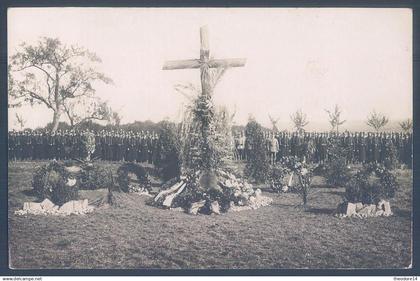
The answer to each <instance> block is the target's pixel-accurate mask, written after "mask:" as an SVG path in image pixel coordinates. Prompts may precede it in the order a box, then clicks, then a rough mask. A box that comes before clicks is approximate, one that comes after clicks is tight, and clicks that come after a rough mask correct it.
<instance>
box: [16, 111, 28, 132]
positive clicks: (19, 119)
mask: <svg viewBox="0 0 420 281" xmlns="http://www.w3.org/2000/svg"><path fill="white" fill-rule="evenodd" d="M15 117H16V123H17V125H18V126H19V127H20V129H21V130H23V129H24V128H25V124H26V120H25V119H23V117H22V115H20V114H18V113H15Z"/></svg>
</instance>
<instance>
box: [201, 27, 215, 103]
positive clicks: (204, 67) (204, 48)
mask: <svg viewBox="0 0 420 281" xmlns="http://www.w3.org/2000/svg"><path fill="white" fill-rule="evenodd" d="M209 59H210V47H209V33H208V29H207V26H202V27H200V62H201V66H200V74H201V75H200V76H201V93H202V94H203V95H209V96H210V95H211V92H212V89H211V88H212V86H211V83H210V68H209V65H208V61H209Z"/></svg>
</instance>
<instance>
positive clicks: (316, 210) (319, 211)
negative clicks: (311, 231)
mask: <svg viewBox="0 0 420 281" xmlns="http://www.w3.org/2000/svg"><path fill="white" fill-rule="evenodd" d="M334 211H335V209H328V208H308V209H306V211H305V212H308V213H313V214H326V215H332V214H333V213H334Z"/></svg>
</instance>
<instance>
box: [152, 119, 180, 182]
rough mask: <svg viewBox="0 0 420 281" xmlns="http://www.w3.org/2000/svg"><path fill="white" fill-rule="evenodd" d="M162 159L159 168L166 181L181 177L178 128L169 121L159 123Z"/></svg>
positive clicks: (158, 164) (158, 163)
mask: <svg viewBox="0 0 420 281" xmlns="http://www.w3.org/2000/svg"><path fill="white" fill-rule="evenodd" d="M158 134H159V143H160V159H159V161H158V162H157V167H158V168H159V170H160V174H161V176H162V178H163V179H164V180H169V179H172V178H174V177H179V175H180V174H181V155H180V149H179V148H180V144H179V141H178V137H177V134H176V126H175V124H173V123H170V122H168V121H162V122H160V123H159V130H158Z"/></svg>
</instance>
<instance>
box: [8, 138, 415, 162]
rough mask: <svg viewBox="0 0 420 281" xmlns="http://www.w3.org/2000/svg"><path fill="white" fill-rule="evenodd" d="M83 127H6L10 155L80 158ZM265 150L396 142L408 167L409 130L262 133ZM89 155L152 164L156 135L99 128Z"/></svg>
mask: <svg viewBox="0 0 420 281" xmlns="http://www.w3.org/2000/svg"><path fill="white" fill-rule="evenodd" d="M86 133H87V131H76V130H72V131H70V130H66V131H60V130H59V131H57V132H56V133H48V132H42V131H19V132H16V131H11V132H9V159H10V160H48V159H57V160H58V159H60V160H65V159H73V158H82V153H83V152H82V144H81V141H82V137H83V135H84V134H86ZM264 138H265V142H266V145H265V147H266V152H267V153H268V154H269V155H270V158H271V161H272V162H275V161H279V160H280V159H281V158H282V157H284V156H297V157H299V158H301V159H303V158H305V160H307V161H309V162H315V163H323V162H325V161H328V159H329V158H330V155H329V152H328V145H329V140H330V139H332V138H335V139H338V140H339V141H340V142H341V143H342V144H343V145H344V146H345V147H347V148H349V149H348V150H347V151H348V155H347V157H346V158H347V162H348V163H370V162H382V161H384V159H385V158H386V157H387V155H386V153H387V151H388V150H387V147H389V145H392V146H394V147H395V150H396V154H397V158H398V160H399V162H400V163H402V164H406V165H409V166H411V162H412V134H409V133H397V132H390V133H366V132H360V133H350V132H345V133H340V134H337V133H330V132H328V133H314V132H310V133H308V132H305V133H290V132H279V133H272V132H265V133H264ZM251 140H252V138H250V137H249V136H247V133H246V132H244V131H242V132H238V133H236V134H235V138H234V141H235V145H234V155H235V159H236V160H246V159H247V158H248V154H249V153H250V151H251V150H252V149H253V145H252V141H251ZM95 147H96V148H95V152H94V155H93V158H98V159H102V160H108V161H131V162H148V163H153V164H157V163H158V162H159V161H160V159H162V155H161V149H160V148H161V144H160V140H159V136H158V135H157V134H156V133H154V132H150V131H141V132H132V131H123V130H120V131H105V130H104V131H100V132H98V133H96V134H95Z"/></svg>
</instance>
